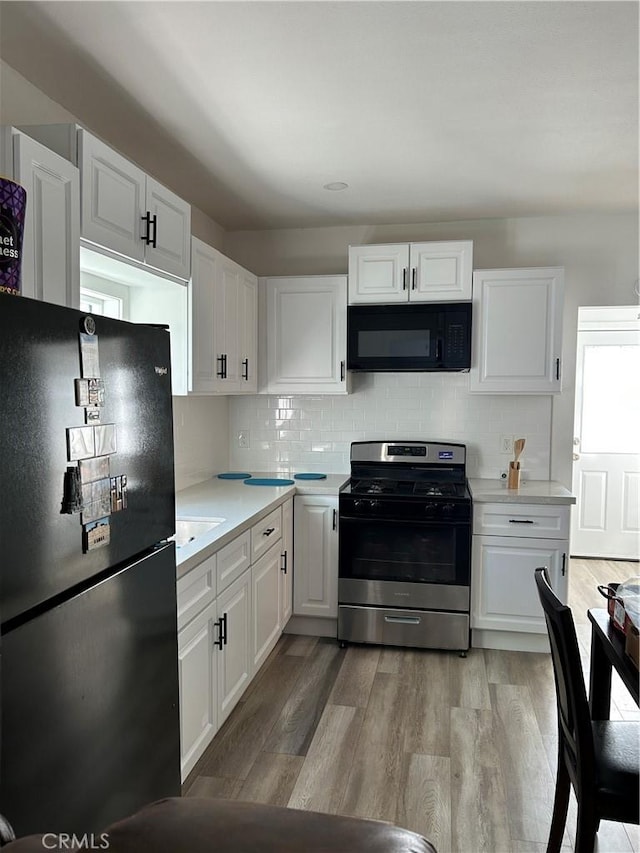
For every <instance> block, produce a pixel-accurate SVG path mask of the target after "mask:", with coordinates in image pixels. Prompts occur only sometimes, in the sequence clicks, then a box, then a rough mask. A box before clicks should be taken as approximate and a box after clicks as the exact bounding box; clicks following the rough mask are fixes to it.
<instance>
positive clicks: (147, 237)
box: [141, 210, 158, 249]
mask: <svg viewBox="0 0 640 853" xmlns="http://www.w3.org/2000/svg"><path fill="white" fill-rule="evenodd" d="M141 219H142V221H143V222H145V223H146V225H147V231H146V234H143V235H142V239H143V240H144V242H145V243H146V244H147V246H153V248H154V249H155V248H156V246H157V239H158V214H157V213H156V214H155V215H154V216H152V215H151V212H150V211H149V210H148V211H147V212H146V213H145V215H144V216H142V217H141ZM152 234H153V236H151V235H152Z"/></svg>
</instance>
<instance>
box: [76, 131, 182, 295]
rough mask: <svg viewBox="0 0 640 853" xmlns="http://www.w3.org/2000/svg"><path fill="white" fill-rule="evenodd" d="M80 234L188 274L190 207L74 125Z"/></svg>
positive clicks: (165, 268) (166, 269)
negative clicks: (78, 175) (75, 129)
mask: <svg viewBox="0 0 640 853" xmlns="http://www.w3.org/2000/svg"><path fill="white" fill-rule="evenodd" d="M78 157H79V163H80V164H81V165H80V169H81V174H82V237H83V238H84V239H85V240H90V241H91V242H92V243H96V244H97V245H99V246H104V247H105V248H107V249H112V250H113V251H114V252H118V253H119V254H122V255H125V256H126V257H129V258H133V259H134V260H137V261H144V263H146V264H149V266H152V267H154V268H155V269H159V270H163V271H164V272H168V273H170V274H171V275H175V276H177V277H178V278H183V279H187V278H189V265H190V241H191V208H190V206H189V205H188V204H187V203H186V202H184V201H183V200H182V199H181V198H179V197H178V196H177V195H175V193H172V192H171V191H170V190H168V189H167V188H166V187H163V186H162V185H161V184H159V183H158V182H157V181H156V180H154V179H153V178H151V177H149V176H147V175H145V173H144V172H143V171H142V170H141V169H138V167H137V166H135V165H134V164H133V163H130V162H129V161H128V160H126V159H125V158H124V157H122V156H121V155H120V154H118V153H117V152H116V151H113V149H111V148H109V146H107V145H105V144H104V143H103V142H101V141H100V140H99V139H96V138H95V136H92V135H91V134H90V133H87V131H86V130H79V131H78Z"/></svg>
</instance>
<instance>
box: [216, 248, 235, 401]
mask: <svg viewBox="0 0 640 853" xmlns="http://www.w3.org/2000/svg"><path fill="white" fill-rule="evenodd" d="M213 334H214V345H215V349H216V373H217V376H218V378H219V381H218V389H219V391H221V392H222V393H223V394H228V393H229V392H235V391H237V390H238V385H239V384H240V360H239V357H238V268H237V265H236V264H235V263H234V262H233V261H232V260H230V259H229V258H226V257H225V256H224V255H221V254H220V253H218V270H217V275H216V296H215V322H214V333H213Z"/></svg>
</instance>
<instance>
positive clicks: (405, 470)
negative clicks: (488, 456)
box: [338, 441, 471, 652]
mask: <svg viewBox="0 0 640 853" xmlns="http://www.w3.org/2000/svg"><path fill="white" fill-rule="evenodd" d="M339 511H340V560H339V580H338V640H339V641H340V642H341V644H346V643H347V642H354V643H380V644H383V645H393V646H416V647H420V648H430V649H457V650H459V651H461V652H464V651H466V650H467V649H468V648H469V598H470V595H469V586H470V579H471V496H470V494H469V490H468V488H467V480H466V448H465V446H464V445H463V444H450V443H443V442H439V443H436V442H427V441H357V442H354V443H353V444H352V445H351V479H350V480H349V482H348V484H347V485H346V486H345V487H344V488H343V489H342V491H341V492H340V495H339Z"/></svg>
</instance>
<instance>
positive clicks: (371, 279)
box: [349, 243, 409, 305]
mask: <svg viewBox="0 0 640 853" xmlns="http://www.w3.org/2000/svg"><path fill="white" fill-rule="evenodd" d="M408 294H409V244H408V243H392V244H390V245H382V244H381V245H374V246H349V305H356V304H360V303H365V302H381V303H385V302H406V301H407V299H408Z"/></svg>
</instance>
